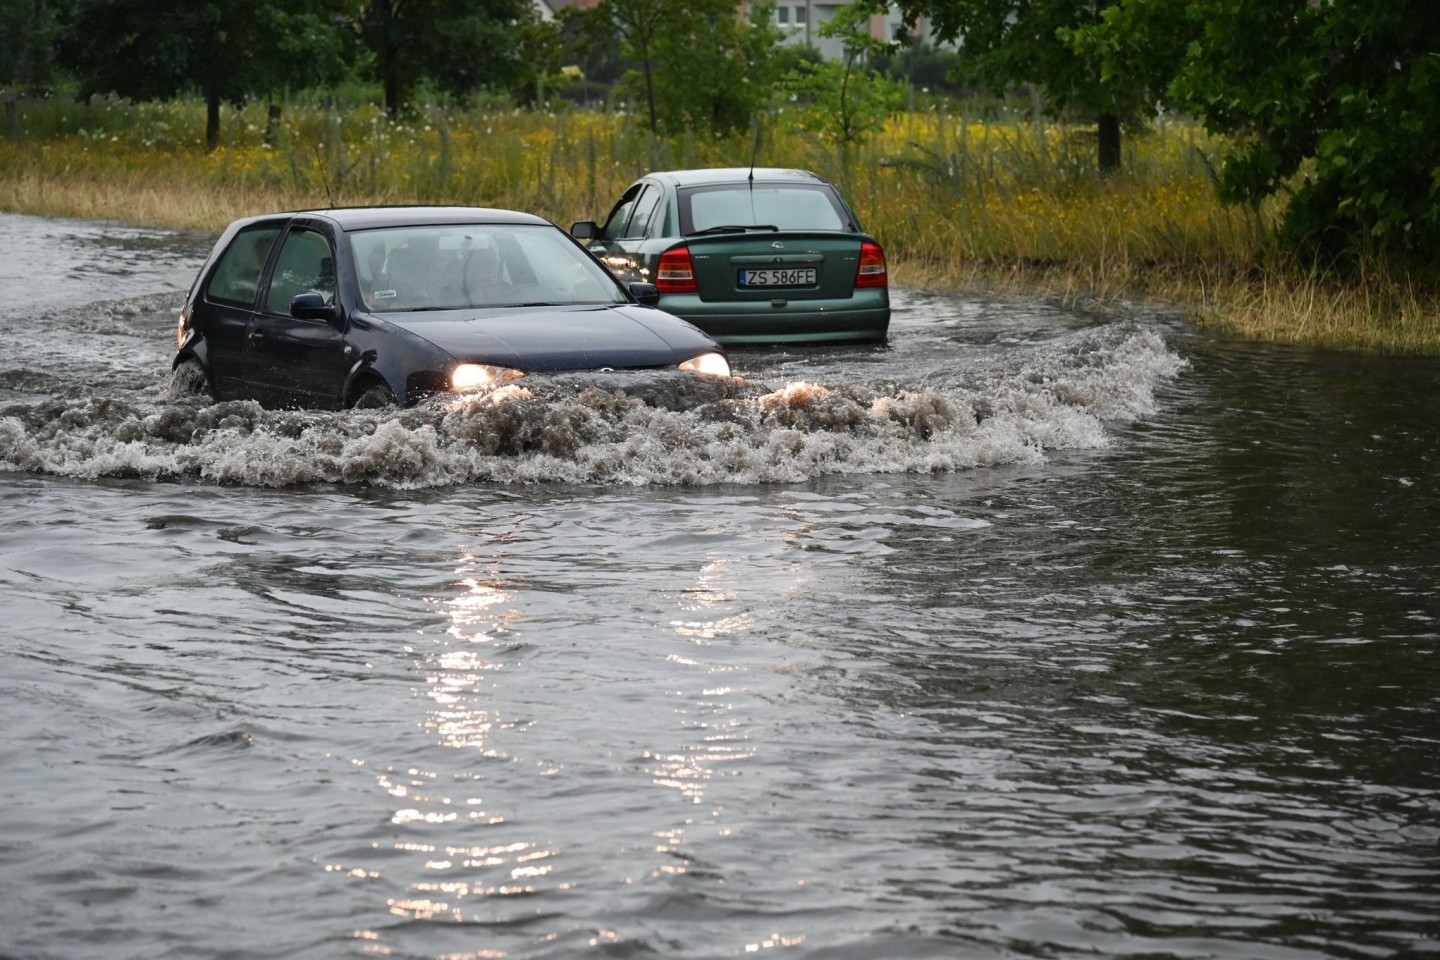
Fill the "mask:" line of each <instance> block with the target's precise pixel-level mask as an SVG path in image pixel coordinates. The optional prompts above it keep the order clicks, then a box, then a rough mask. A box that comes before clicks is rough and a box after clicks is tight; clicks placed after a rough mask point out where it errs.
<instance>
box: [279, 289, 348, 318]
mask: <svg viewBox="0 0 1440 960" xmlns="http://www.w3.org/2000/svg"><path fill="white" fill-rule="evenodd" d="M290 316H292V317H294V318H295V319H297V320H324V321H326V322H327V323H336V322H338V321H339V319H340V311H339V310H337V309H336V308H335V306H334V305H333V304H330V303H327V302H326V301H325V295H324V294H322V293H302V294H300V295H299V296H297V297H295V298H293V299H292V300H291V301H290Z"/></svg>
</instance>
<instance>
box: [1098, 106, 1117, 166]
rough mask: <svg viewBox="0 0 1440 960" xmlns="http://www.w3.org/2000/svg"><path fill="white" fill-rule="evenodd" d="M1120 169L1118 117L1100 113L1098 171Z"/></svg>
mask: <svg viewBox="0 0 1440 960" xmlns="http://www.w3.org/2000/svg"><path fill="white" fill-rule="evenodd" d="M1118 169H1120V118H1119V117H1118V116H1117V115H1115V114H1113V113H1102V114H1100V172H1101V173H1113V172H1114V171H1116V170H1118Z"/></svg>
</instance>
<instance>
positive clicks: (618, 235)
mask: <svg viewBox="0 0 1440 960" xmlns="http://www.w3.org/2000/svg"><path fill="white" fill-rule="evenodd" d="M662 196H663V191H662V190H661V188H660V186H659V185H658V184H654V183H650V182H648V181H643V180H642V181H640V182H639V183H636V184H634V185H632V186H631V187H630V189H628V190H626V191H625V193H624V195H622V196H621V197H620V200H619V201H618V202H617V203H616V204H615V206H614V208H613V209H612V210H611V211H610V217H609V219H607V220H606V221H605V226H604V227H602V228H601V230H600V237H599V239H598V240H597V241H596V242H594V243H592V244H591V245H590V250H591V252H592V253H594V254H595V255H596V256H597V257H599V258H600V259H601V261H602V262H604V264H605V265H606V266H607V267H609V268H610V272H611V273H613V274H615V276H616V277H617V278H618V279H619V280H620V281H621V282H622V283H629V282H631V281H634V280H644V281H646V282H649V283H653V282H654V277H652V276H650V275H649V271H648V270H646V269H645V267H644V257H643V249H642V248H643V246H644V242H645V238H646V236H647V233H648V228H649V225H650V223H651V221H652V220H653V219H654V218H655V216H656V215H657V212H658V210H659V209H660V201H661V198H662Z"/></svg>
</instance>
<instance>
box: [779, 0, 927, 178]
mask: <svg viewBox="0 0 1440 960" xmlns="http://www.w3.org/2000/svg"><path fill="white" fill-rule="evenodd" d="M869 18H870V10H869V9H867V8H866V7H865V6H863V5H861V4H854V3H852V4H847V5H845V6H843V7H840V8H839V9H838V10H836V11H835V13H834V15H833V16H832V17H831V19H830V20H829V22H827V23H826V24H824V25H823V26H822V27H821V28H820V36H822V37H831V38H837V39H840V40H842V41H843V47H844V55H843V56H842V57H841V59H839V60H828V61H827V60H815V61H802V62H800V63H799V64H797V65H796V66H795V67H794V68H792V69H791V70H790V71H789V72H788V73H787V74H786V75H785V76H784V77H783V78H782V80H781V88H782V89H783V90H785V91H788V92H789V93H791V94H792V95H793V96H794V97H795V99H796V102H797V103H799V104H800V105H801V113H800V121H799V122H800V126H802V127H803V128H805V129H808V130H812V131H815V132H817V133H820V134H821V135H823V136H825V137H826V138H828V139H829V140H831V141H832V142H834V143H835V145H836V146H837V147H839V149H840V157H841V165H842V166H843V167H846V168H847V169H848V166H849V159H848V158H849V151H850V148H851V147H852V146H854V145H855V144H858V143H860V142H861V141H863V140H864V139H865V138H866V137H868V136H869V135H870V134H871V133H874V132H875V131H876V130H879V129H880V128H881V127H882V126H883V125H884V123H885V120H886V119H887V118H888V117H889V116H890V114H892V113H894V112H895V110H896V109H898V108H899V106H900V104H901V103H902V102H903V97H904V90H903V87H902V86H901V84H900V83H898V82H897V81H895V80H892V79H889V78H887V77H883V76H881V75H880V74H879V73H877V72H876V71H875V69H874V68H873V66H872V63H873V61H874V60H876V59H878V58H880V57H882V56H884V55H888V54H893V53H894V51H895V48H896V46H897V45H896V44H894V43H890V42H886V41H884V40H879V39H876V38H875V37H872V36H871V35H870V34H869V32H868V31H867V30H866V25H867V21H868V20H869Z"/></svg>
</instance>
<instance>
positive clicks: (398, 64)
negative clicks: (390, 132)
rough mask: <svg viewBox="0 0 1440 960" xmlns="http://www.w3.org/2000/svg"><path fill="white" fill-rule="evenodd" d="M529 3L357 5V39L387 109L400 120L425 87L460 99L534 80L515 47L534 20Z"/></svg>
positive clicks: (436, 0)
mask: <svg viewBox="0 0 1440 960" xmlns="http://www.w3.org/2000/svg"><path fill="white" fill-rule="evenodd" d="M534 17H535V13H534V10H533V8H532V7H531V6H530V4H529V3H528V2H527V0H486V2H485V3H475V2H474V0H378V2H367V3H364V4H362V5H361V6H360V12H359V27H360V39H361V41H362V42H363V43H364V45H365V47H366V48H367V49H368V50H369V51H370V52H371V54H372V55H373V56H374V58H375V62H376V64H377V67H378V70H379V74H380V81H381V84H382V86H383V88H384V91H385V109H386V110H387V111H388V112H389V114H390V115H391V116H392V117H393V116H398V115H399V113H400V110H401V108H402V107H403V106H404V104H405V103H407V102H408V101H409V99H410V94H411V93H412V91H414V90H415V89H416V87H417V86H419V85H420V84H421V83H422V82H424V81H427V80H428V81H430V82H432V83H433V84H434V85H435V87H436V88H438V89H439V90H441V91H443V92H445V93H448V94H452V95H455V96H457V97H464V96H465V95H467V94H471V93H474V92H476V91H478V90H481V89H483V88H485V87H487V86H491V87H501V88H504V89H509V88H511V86H512V81H513V80H514V78H515V77H516V76H517V75H519V76H521V77H524V78H525V79H524V80H522V82H521V84H520V86H521V87H523V86H524V85H525V82H526V81H527V80H529V79H533V78H532V77H530V76H529V75H527V74H526V69H527V68H526V65H524V64H522V63H521V52H520V48H519V47H518V46H517V44H516V43H515V31H516V30H517V28H518V25H519V24H524V23H528V22H530V21H532V20H533V19H534Z"/></svg>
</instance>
